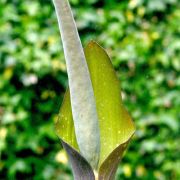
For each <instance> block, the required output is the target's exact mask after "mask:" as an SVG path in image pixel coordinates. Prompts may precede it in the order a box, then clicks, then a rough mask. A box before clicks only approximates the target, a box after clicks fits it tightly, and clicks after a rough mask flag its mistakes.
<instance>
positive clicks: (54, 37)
mask: <svg viewBox="0 0 180 180" xmlns="http://www.w3.org/2000/svg"><path fill="white" fill-rule="evenodd" d="M71 4H72V7H73V10H74V11H73V12H74V15H75V18H76V22H77V25H78V28H79V32H80V36H81V38H82V41H83V44H84V45H85V44H86V43H87V42H88V41H89V40H90V39H94V40H96V41H98V42H99V43H100V44H101V45H102V46H103V47H105V48H106V49H107V51H108V53H109V55H110V56H111V57H112V63H113V65H114V67H115V69H116V71H117V75H118V77H119V79H120V81H121V87H122V96H123V99H124V103H125V104H126V107H127V109H128V110H129V111H130V112H131V115H132V117H133V119H134V121H135V124H136V127H137V131H136V134H135V136H134V138H133V140H132V141H131V144H130V146H129V150H128V152H127V153H126V155H125V157H124V158H123V160H122V163H121V164H120V166H119V168H118V172H117V179H120V178H121V179H143V180H145V179H147V180H153V179H155V180H156V179H157V180H166V179H168V180H169V179H170V180H178V179H180V171H179V169H180V158H179V154H180V147H178V146H179V142H180V136H179V131H180V123H179V120H178V119H180V114H179V112H178V111H179V109H178V107H179V106H180V94H179V92H180V91H179V90H180V88H179V87H180V77H179V76H178V72H179V71H180V61H179V59H180V41H179V37H180V26H179V22H180V2H179V1H178V0H130V1H128V0H127V1H126V0H122V1H118V0H86V1H83V0H71ZM66 86H67V74H66V68H65V61H64V56H63V50H62V45H61V43H60V36H59V30H58V25H57V19H56V15H55V11H54V7H53V5H52V2H51V1H50V0H46V1H44V0H39V1H37V0H36V1H35V0H26V1H21V0H1V1H0V179H3V180H4V179H10V180H11V179H60V180H66V179H72V174H71V170H70V167H69V164H67V159H66V156H65V155H64V152H63V151H60V150H61V146H60V144H59V140H58V138H57V137H56V135H55V132H54V125H53V123H54V121H56V118H57V113H58V111H59V107H60V104H61V101H62V98H63V94H64V92H65V88H66ZM178 141H179V142H178Z"/></svg>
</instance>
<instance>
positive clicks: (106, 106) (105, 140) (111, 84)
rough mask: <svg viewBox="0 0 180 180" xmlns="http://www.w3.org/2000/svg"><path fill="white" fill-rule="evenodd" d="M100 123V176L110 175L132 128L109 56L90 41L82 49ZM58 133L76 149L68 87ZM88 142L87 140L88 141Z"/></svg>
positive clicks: (132, 131)
mask: <svg viewBox="0 0 180 180" xmlns="http://www.w3.org/2000/svg"><path fill="white" fill-rule="evenodd" d="M85 55H86V60H87V64H88V68H89V72H90V77H91V81H92V85H93V90H94V95H95V100H96V108H97V112H98V119H99V126H100V147H101V148H100V160H99V165H98V170H99V179H103V178H104V177H113V176H114V173H115V171H116V168H117V164H118V163H119V161H120V159H121V157H122V154H123V152H124V150H125V148H126V146H127V143H128V142H129V140H130V138H131V136H132V135H133V133H134V131H135V127H134V124H133V122H132V120H131V118H130V116H129V114H128V113H127V111H126V109H125V108H124V106H123V104H122V99H121V94H120V84H119V81H118V79H117V76H116V73H115V71H114V69H113V66H112V64H111V60H110V58H109V56H108V55H107V54H106V52H105V51H104V49H103V48H101V47H100V46H99V45H98V44H97V43H95V42H94V41H91V42H90V43H89V44H88V45H87V47H86V48H85ZM56 132H57V135H58V136H59V137H60V138H62V140H63V141H64V142H66V143H67V144H69V145H70V146H71V147H72V148H74V149H75V150H76V151H78V152H79V148H78V145H77V142H76V136H75V132H74V125H73V118H72V112H71V103H70V94H69V90H67V92H66V94H65V97H64V102H63V104H62V107H61V110H60V113H59V119H58V121H57V124H56ZM87 143H88V142H87Z"/></svg>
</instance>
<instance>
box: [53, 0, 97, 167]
mask: <svg viewBox="0 0 180 180" xmlns="http://www.w3.org/2000/svg"><path fill="white" fill-rule="evenodd" d="M53 2H54V6H55V9H56V14H57V18H58V24H59V28H60V32H61V38H62V43H63V48H64V54H65V60H66V65H67V73H68V78H69V89H70V97H71V107H72V114H73V120H74V126H75V134H76V138H77V143H78V146H79V149H80V152H81V154H82V155H83V156H84V157H85V158H86V159H87V161H88V162H89V163H90V164H91V166H92V167H93V168H97V165H98V161H99V153H100V131H99V123H98V115H97V111H96V103H95V97H94V92H93V87H92V82H91V79H90V74H89V70H88V66H87V63H86V59H85V55H84V51H83V47H82V45H81V41H80V38H79V35H78V31H77V27H76V24H75V21H74V18H73V15H72V11H71V8H70V5H69V2H68V0H53Z"/></svg>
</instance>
